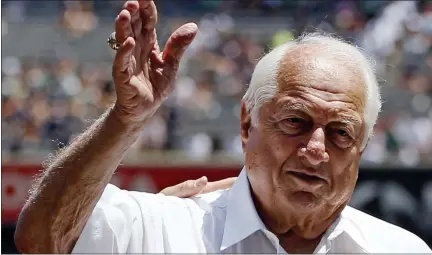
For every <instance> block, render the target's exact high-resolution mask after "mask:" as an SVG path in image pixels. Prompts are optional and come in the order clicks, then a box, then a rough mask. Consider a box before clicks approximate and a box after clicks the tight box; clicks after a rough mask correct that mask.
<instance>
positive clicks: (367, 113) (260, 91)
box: [243, 33, 382, 150]
mask: <svg viewBox="0 0 432 255" xmlns="http://www.w3.org/2000/svg"><path fill="white" fill-rule="evenodd" d="M300 45H319V46H320V47H323V49H325V50H330V51H331V52H334V53H335V54H343V55H344V56H347V57H348V58H350V59H352V60H354V61H355V62H356V65H357V66H358V68H359V71H360V73H361V74H362V75H363V79H364V81H365V83H366V84H365V85H366V98H367V102H366V104H365V109H364V116H363V118H364V120H365V134H366V136H365V138H364V140H363V141H362V145H361V150H363V149H364V148H365V147H366V144H367V142H368V140H369V139H370V138H371V137H372V134H373V128H374V126H375V123H376V121H377V119H378V114H379V112H380V111H381V104H382V103H381V95H380V89H379V85H378V81H377V78H376V75H375V70H374V62H373V60H372V58H370V57H369V56H368V55H367V54H366V53H365V52H364V51H363V50H362V49H361V48H359V47H357V46H354V45H351V44H349V43H347V42H345V41H343V40H342V39H340V38H337V37H334V36H331V35H325V34H322V33H310V34H304V35H302V36H300V37H298V38H297V39H296V40H294V41H289V42H287V43H285V44H283V45H280V46H278V47H276V48H275V49H273V50H272V51H270V52H269V53H268V54H266V55H265V56H264V57H263V58H262V59H261V60H260V61H259V62H258V64H257V65H256V67H255V70H254V72H253V74H252V79H251V82H250V85H249V87H248V89H247V91H246V93H245V95H244V96H243V100H244V102H245V104H246V108H247V110H248V111H249V112H250V114H251V118H252V125H253V126H257V125H258V110H259V108H260V107H261V106H262V105H263V104H264V103H266V102H268V101H270V100H271V99H272V98H273V97H274V96H275V95H276V92H277V90H278V82H277V76H278V71H279V66H280V62H281V60H282V58H283V57H284V56H285V55H286V54H287V53H288V52H290V51H293V50H295V49H297V48H298V47H299V46H300Z"/></svg>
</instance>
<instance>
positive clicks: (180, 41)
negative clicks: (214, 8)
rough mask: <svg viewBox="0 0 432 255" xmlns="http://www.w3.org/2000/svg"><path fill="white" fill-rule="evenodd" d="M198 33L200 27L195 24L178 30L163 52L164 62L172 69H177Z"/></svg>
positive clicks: (170, 38) (186, 25) (189, 24)
mask: <svg viewBox="0 0 432 255" xmlns="http://www.w3.org/2000/svg"><path fill="white" fill-rule="evenodd" d="M197 32H198V27H197V25H196V24H194V23H188V24H185V25H183V26H181V27H180V28H178V29H177V30H176V31H174V33H172V35H171V36H170V37H169V39H168V41H167V43H166V45H165V49H164V51H163V56H162V59H163V61H164V62H165V63H166V64H167V65H168V66H171V67H175V68H177V66H176V65H178V63H179V62H180V59H181V57H182V56H183V53H184V52H185V51H186V49H187V47H188V46H189V45H190V44H191V43H192V41H193V39H194V38H195V36H196V34H197Z"/></svg>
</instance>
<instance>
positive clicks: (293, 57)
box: [277, 45, 366, 115]
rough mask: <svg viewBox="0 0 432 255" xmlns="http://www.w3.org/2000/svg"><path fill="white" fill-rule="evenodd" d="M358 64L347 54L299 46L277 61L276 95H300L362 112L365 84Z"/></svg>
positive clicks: (317, 47) (314, 101) (327, 105)
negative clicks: (278, 64)
mask: <svg viewBox="0 0 432 255" xmlns="http://www.w3.org/2000/svg"><path fill="white" fill-rule="evenodd" d="M358 66H359V65H358V64H357V63H356V62H355V61H354V60H352V58H351V57H349V56H348V55H347V54H336V53H332V52H331V51H328V50H323V49H321V48H319V46H315V45H304V46H300V47H298V48H296V49H295V50H293V51H290V52H289V53H287V54H285V56H284V57H283V58H282V60H281V62H280V66H279V71H278V74H277V82H278V93H277V97H278V98H279V99H280V98H282V97H288V98H301V99H303V100H306V101H312V103H314V104H315V105H316V104H318V105H321V106H322V107H324V108H325V107H327V108H334V107H336V108H341V109H344V108H349V109H351V110H355V111H356V112H357V113H359V114H361V115H362V114H363V109H364V105H365V102H366V85H365V81H364V78H363V75H362V74H361V71H360V68H359V67H358Z"/></svg>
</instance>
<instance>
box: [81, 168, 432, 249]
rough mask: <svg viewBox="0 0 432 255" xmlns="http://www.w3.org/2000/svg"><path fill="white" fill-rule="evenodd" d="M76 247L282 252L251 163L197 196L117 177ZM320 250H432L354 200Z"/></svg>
mask: <svg viewBox="0 0 432 255" xmlns="http://www.w3.org/2000/svg"><path fill="white" fill-rule="evenodd" d="M73 253H282V254H284V253H285V254H286V252H285V250H284V249H283V248H282V247H281V246H280V245H279V241H278V238H277V237H276V236H275V235H274V234H273V233H271V232H270V231H268V230H267V229H266V227H265V226H264V224H263V222H262V221H261V219H260V217H258V214H257V212H256V209H255V206H254V204H253V202H252V198H251V194H250V188H249V182H248V177H247V173H246V170H245V169H243V171H242V172H241V173H240V176H239V178H238V180H237V181H236V182H235V184H234V185H233V187H232V188H231V189H227V190H222V191H217V192H212V193H208V194H204V195H201V196H199V197H196V198H192V199H182V198H177V197H170V196H164V195H162V194H148V193H142V192H133V191H125V190H120V189H119V188H117V187H115V186H113V185H111V184H109V185H108V186H107V187H106V189H105V191H104V193H103V195H102V197H101V199H100V200H99V202H98V204H97V205H96V207H95V209H94V211H93V213H92V215H91V217H90V219H89V220H88V222H87V224H86V226H85V228H84V230H83V232H82V233H81V236H80V238H79V240H78V241H77V243H76V245H75V247H74V249H73ZM314 253H432V251H431V249H430V248H429V247H428V246H427V245H426V243H425V242H424V241H423V240H421V239H420V238H419V237H417V236H416V235H414V234H412V233H410V232H408V231H406V230H404V229H402V228H399V227H397V226H395V225H392V224H389V223H387V222H384V221H382V220H379V219H377V218H374V217H372V216H370V215H368V214H365V213H363V212H361V211H358V210H356V209H354V208H352V207H349V206H347V207H346V208H345V209H344V210H343V212H342V214H341V216H340V217H339V218H338V220H336V221H335V222H334V224H333V225H332V226H331V227H330V228H329V229H328V231H327V232H326V233H325V235H324V236H323V238H322V240H321V242H320V243H319V245H318V246H317V248H316V250H315V252H314Z"/></svg>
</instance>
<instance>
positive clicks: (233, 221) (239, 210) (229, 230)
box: [220, 168, 266, 251]
mask: <svg viewBox="0 0 432 255" xmlns="http://www.w3.org/2000/svg"><path fill="white" fill-rule="evenodd" d="M260 229H266V227H265V225H264V223H263V222H262V220H261V218H260V217H259V216H258V213H257V211H256V209H255V205H254V203H253V201H252V195H251V192H250V186H249V179H248V177H247V172H246V169H245V168H243V170H242V171H241V173H240V175H239V176H238V178H237V180H236V182H235V183H234V185H233V186H232V188H231V190H230V192H229V197H228V204H227V213H226V220H225V227H224V233H223V238H222V244H221V247H220V249H221V251H222V250H225V249H226V248H228V247H230V246H232V245H234V244H236V243H238V242H240V241H241V240H243V239H245V238H247V237H248V236H250V235H251V234H253V233H255V232H256V231H258V230H260Z"/></svg>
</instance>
